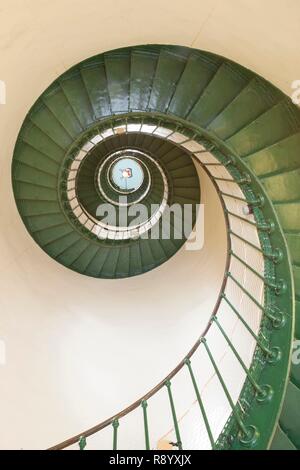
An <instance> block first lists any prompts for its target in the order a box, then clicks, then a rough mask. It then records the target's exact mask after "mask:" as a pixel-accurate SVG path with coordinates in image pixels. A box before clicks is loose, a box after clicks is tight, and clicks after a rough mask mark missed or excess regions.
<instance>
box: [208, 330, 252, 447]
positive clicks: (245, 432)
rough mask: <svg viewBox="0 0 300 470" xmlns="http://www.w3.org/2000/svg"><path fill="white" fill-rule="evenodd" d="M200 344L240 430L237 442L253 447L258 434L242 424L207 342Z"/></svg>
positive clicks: (250, 427)
mask: <svg viewBox="0 0 300 470" xmlns="http://www.w3.org/2000/svg"><path fill="white" fill-rule="evenodd" d="M202 343H203V344H204V347H205V349H206V352H207V354H208V356H209V359H210V361H211V363H212V365H213V368H214V370H215V372H216V374H217V377H218V379H219V381H220V383H221V385H222V388H223V391H224V393H225V395H226V398H227V400H228V403H229V405H230V407H231V409H232V413H233V415H234V417H235V419H236V421H237V424H238V426H239V428H240V438H239V440H240V442H241V444H243V445H245V446H246V447H253V446H254V445H255V443H256V442H257V439H258V437H259V432H258V430H257V429H256V427H255V426H246V425H245V424H244V423H243V420H242V418H241V417H240V414H239V413H238V411H237V409H236V406H235V404H234V403H233V400H232V398H231V396H230V393H229V391H228V389H227V387H226V384H225V382H224V380H223V377H222V375H221V373H220V371H219V369H218V366H217V364H216V362H215V360H214V358H213V356H212V354H211V352H210V349H209V347H208V345H207V341H206V339H205V338H202Z"/></svg>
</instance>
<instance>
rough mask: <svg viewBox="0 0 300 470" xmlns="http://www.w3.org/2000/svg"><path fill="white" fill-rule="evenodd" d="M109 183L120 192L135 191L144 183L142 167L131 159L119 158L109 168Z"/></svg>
mask: <svg viewBox="0 0 300 470" xmlns="http://www.w3.org/2000/svg"><path fill="white" fill-rule="evenodd" d="M111 181H112V182H113V184H114V185H115V186H116V189H118V190H120V191H124V192H128V193H129V192H133V191H136V190H137V189H139V188H140V187H141V185H142V183H143V181H144V172H143V169H142V166H141V165H140V164H139V162H138V161H137V160H135V159H133V158H130V157H123V158H120V159H118V161H117V162H116V163H114V164H113V166H112V168H111Z"/></svg>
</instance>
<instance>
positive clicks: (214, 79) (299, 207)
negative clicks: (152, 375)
mask: <svg viewBox="0 0 300 470" xmlns="http://www.w3.org/2000/svg"><path fill="white" fill-rule="evenodd" d="M124 124H125V125H126V126H127V130H128V128H129V127H128V126H129V125H131V126H134V125H137V126H140V127H138V129H136V130H135V131H134V132H132V131H130V132H127V131H126V132H124V133H123V134H118V133H117V132H115V131H114V133H113V135H111V136H110V137H107V138H105V139H104V140H103V142H102V143H100V144H99V145H98V146H97V148H95V153H96V154H97V156H96V158H95V159H94V160H93V161H92V162H91V161H90V162H89V161H87V162H86V167H85V168H83V169H82V174H81V176H82V180H81V181H79V184H78V188H79V192H81V196H80V197H81V199H82V204H86V206H87V207H88V210H89V212H90V213H93V214H94V215H95V209H96V206H97V203H98V200H99V194H98V193H97V188H96V186H95V184H94V174H95V171H96V168H98V165H99V164H100V162H101V159H103V158H105V157H106V156H107V155H108V154H109V153H110V152H112V151H114V150H118V149H121V148H126V147H129V146H130V147H132V148H134V149H137V150H141V151H144V152H148V153H149V154H151V155H152V156H153V157H154V158H156V159H157V161H158V162H160V164H161V165H162V166H163V168H164V171H165V173H166V175H167V178H168V182H169V187H170V188H171V189H172V190H171V191H170V197H169V202H170V203H173V202H178V203H179V204H184V203H186V202H188V203H191V204H196V203H199V201H200V188H199V183H198V178H197V174H196V169H195V166H194V163H192V160H191V159H190V157H189V154H190V150H189V149H184V148H183V147H182V146H181V147H180V146H178V145H177V143H176V142H174V141H173V142H172V141H171V140H170V139H167V138H166V136H164V135H155V134H153V133H152V134H151V133H149V131H147V132H144V131H143V126H154V128H156V129H157V128H159V127H164V128H168V129H171V130H172V132H173V133H176V132H177V133H182V134H184V135H185V136H186V137H187V139H188V138H190V139H194V140H197V139H198V137H199V136H200V137H199V139H198V141H199V143H200V144H201V145H203V148H205V150H207V151H211V152H212V153H214V152H215V155H216V156H217V158H219V157H218V152H219V153H220V152H221V153H222V155H223V156H224V155H226V156H227V157H228V158H229V157H230V158H231V163H230V162H229V164H232V165H233V166H234V165H237V166H238V168H242V169H244V170H245V172H247V171H248V172H249V174H250V175H251V177H252V182H254V183H253V184H254V187H255V188H256V189H257V191H261V192H262V193H263V195H264V198H265V200H266V201H267V204H269V205H270V208H269V209H268V211H269V213H272V211H274V217H275V220H276V224H275V226H276V230H275V232H274V234H273V235H271V240H273V241H274V240H277V237H279V238H280V236H281V235H283V236H284V238H285V241H286V243H287V246H288V250H289V255H287V256H290V258H291V262H292V270H293V279H294V288H295V293H294V294H293V286H291V289H290V290H289V291H288V292H289V300H288V301H287V303H288V302H291V303H294V304H295V312H294V311H293V308H291V309H289V308H288V309H287V310H288V311H287V315H288V317H289V321H291V322H292V321H293V318H294V316H295V337H296V338H298V339H300V310H299V308H300V185H299V176H300V159H299V145H300V111H299V109H297V108H296V107H295V106H294V105H293V104H292V103H291V100H290V99H289V98H288V97H286V96H285V95H284V94H283V93H281V92H280V91H279V90H278V89H276V88H275V87H273V86H272V85H271V84H270V83H268V82H266V81H265V80H264V79H263V78H261V77H259V76H257V75H256V74H254V73H252V72H251V71H249V70H246V69H245V68H243V67H241V66H240V65H237V64H235V63H232V62H230V61H229V60H226V59H225V58H222V57H220V56H216V55H214V54H211V53H207V52H203V51H199V50H193V49H189V48H184V47H175V46H174V47H173V46H158V45H157V46H138V47H132V48H125V49H120V50H117V51H111V52H107V53H105V54H102V55H98V56H95V57H92V58H91V59H88V60H86V61H84V62H82V63H80V64H78V65H76V66H75V67H73V68H72V69H70V70H69V71H67V72H66V73H65V74H63V75H62V76H61V77H59V78H58V79H57V80H56V81H55V82H54V83H53V84H52V85H51V86H50V87H49V88H48V89H47V90H46V91H45V92H44V93H43V95H42V96H41V97H40V98H39V100H38V101H37V103H36V104H35V105H34V106H33V108H32V109H31V111H30V112H29V114H28V116H27V117H26V119H25V122H24V124H23V127H22V129H21V131H20V134H19V137H18V140H17V144H16V148H15V153H14V160H13V168H12V178H13V186H14V193H15V198H16V202H17V205H18V209H19V212H20V214H21V216H22V218H23V221H24V223H25V225H26V227H27V229H28V230H29V232H30V233H31V235H32V236H33V238H34V239H35V240H36V241H37V243H38V244H39V245H40V246H41V247H42V248H43V249H44V250H45V251H46V252H47V253H48V254H50V256H52V257H53V258H54V259H56V260H57V261H59V262H60V263H62V264H63V265H65V266H67V267H69V268H71V269H73V270H76V271H78V272H79V273H83V274H87V275H90V276H95V277H109V278H114V277H126V276H132V275H136V274H141V273H143V272H145V271H148V270H149V269H152V268H154V267H155V266H158V265H159V264H161V263H162V262H164V261H166V260H167V259H169V258H170V256H172V255H173V254H174V253H176V251H177V250H178V249H179V248H180V246H182V244H183V243H184V241H185V240H183V242H182V243H179V242H178V240H164V239H163V237H161V238H160V239H159V240H158V241H156V240H155V241H152V240H151V243H150V241H149V240H147V241H146V240H141V239H139V240H134V241H130V242H126V243H124V242H122V243H119V242H115V243H110V242H108V241H107V240H106V241H104V242H101V243H100V242H99V240H95V238H93V237H91V236H90V234H89V233H88V232H87V231H86V230H84V229H83V228H82V227H81V226H79V225H78V224H76V221H74V220H73V219H72V217H71V215H70V211H69V208H68V207H67V208H66V200H65V199H64V194H63V191H62V189H61V184H63V182H64V178H65V173H64V171H65V168H66V165H67V164H68V162H69V161H70V159H71V160H72V158H74V152H78V151H79V150H80V148H82V145H84V144H85V143H86V142H88V141H89V139H92V138H93V136H95V135H96V134H99V133H101V132H102V133H103V134H102V135H105V132H106V131H107V129H112V128H114V129H117V128H118V126H124ZM198 134H199V136H198V137H197V135H198ZM195 136H196V137H195ZM220 158H221V157H220ZM222 158H223V157H222ZM222 158H221V161H222V162H223V164H224V165H225V167H227V168H229V167H228V165H227V164H225V163H224V162H225V160H226V158H225V160H224V158H223V160H222ZM232 174H234V169H233V173H232ZM233 178H235V181H236V182H238V181H239V178H240V183H239V187H243V184H245V183H243V182H241V177H238V176H236V177H234V176H233ZM161 193H162V187H161V181H160V180H159V178H155V177H154V178H153V185H152V187H151V192H150V193H149V194H148V198H149V200H148V201H147V200H146V203H147V202H148V203H151V202H153V201H154V202H156V200H157V198H158V200H160V197H161ZM249 194H250V193H249ZM250 199H251V198H250ZM246 200H248V199H247V197H246ZM268 207H269V206H268ZM272 237H273V238H272ZM284 269H285V272H286V278H289V275H290V273H289V266H288V264H287V265H285V268H284ZM291 328H292V327H291ZM285 374H286V375H287V374H288V370H287V368H286V371H285ZM168 390H169V391H170V389H168ZM170 398H172V396H171V397H170ZM141 403H144V404H145V400H142V402H141ZM171 404H172V401H171ZM274 407H275V408H276V407H277V413H279V411H281V414H280V418H279V420H278V424H277V430H276V432H275V435H274V436H273V441H272V444H271V448H273V449H300V366H299V365H293V364H291V370H290V375H289V380H288V384H287V388H286V394H285V400H284V403H283V406H282V409H281V402H280V400H278V401H277V402H276V403H274ZM144 409H145V408H144ZM112 422H113V424H114V438H115V439H116V433H117V429H118V426H117V421H116V420H110V421H109V423H110V424H111V423H112ZM100 429H101V426H100ZM97 430H99V429H98V428H97ZM272 433H273V431H272ZM114 442H115V441H114ZM83 447H84V446H83Z"/></svg>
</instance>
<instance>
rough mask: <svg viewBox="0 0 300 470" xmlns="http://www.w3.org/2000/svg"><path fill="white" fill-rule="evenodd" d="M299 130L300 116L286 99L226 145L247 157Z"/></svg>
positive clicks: (229, 140)
mask: <svg viewBox="0 0 300 470" xmlns="http://www.w3.org/2000/svg"><path fill="white" fill-rule="evenodd" d="M299 128H300V115H299V113H298V112H296V111H295V106H294V105H292V104H291V102H290V100H288V99H285V100H284V101H281V102H280V103H279V104H277V105H276V106H274V107H273V108H271V109H269V110H268V111H266V112H265V113H264V114H263V115H262V116H260V117H259V118H257V119H256V120H255V121H253V122H252V123H251V124H249V125H248V126H246V127H245V128H244V129H242V130H241V131H240V132H238V133H237V134H235V135H234V136H233V137H231V138H229V139H228V140H227V141H226V143H227V144H228V145H229V146H230V147H232V148H233V149H234V151H235V152H237V153H238V154H239V155H240V156H241V157H245V156H247V155H250V154H252V153H255V152H258V151H259V150H262V149H264V148H265V147H268V146H271V145H274V144H275V143H276V142H279V141H280V140H283V139H286V138H287V137H288V136H290V135H291V134H294V133H296V132H297V131H298V130H299Z"/></svg>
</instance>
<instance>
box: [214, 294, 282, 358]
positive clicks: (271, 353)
mask: <svg viewBox="0 0 300 470" xmlns="http://www.w3.org/2000/svg"><path fill="white" fill-rule="evenodd" d="M222 298H223V299H224V300H225V301H226V302H227V304H228V305H229V307H230V308H231V309H232V311H233V312H234V313H235V315H236V316H237V317H238V319H239V320H240V321H241V322H242V324H243V325H244V327H245V328H246V329H247V330H248V332H249V333H250V335H251V336H252V337H253V338H254V339H255V341H256V343H257V344H258V346H259V347H260V348H261V350H262V351H263V352H264V353H265V354H266V356H267V361H268V362H269V363H270V364H273V363H275V362H277V361H279V360H280V359H281V349H280V348H279V347H277V346H273V347H272V348H268V347H267V346H265V345H264V344H263V343H262V341H261V340H260V339H259V337H258V336H257V335H256V334H255V333H254V331H253V330H252V329H251V328H250V326H249V325H248V324H247V323H246V322H245V320H244V319H243V317H242V316H241V315H240V314H239V312H238V311H237V309H236V308H235V307H234V306H233V305H232V303H231V302H230V301H229V300H228V299H227V296H226V295H225V294H222Z"/></svg>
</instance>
